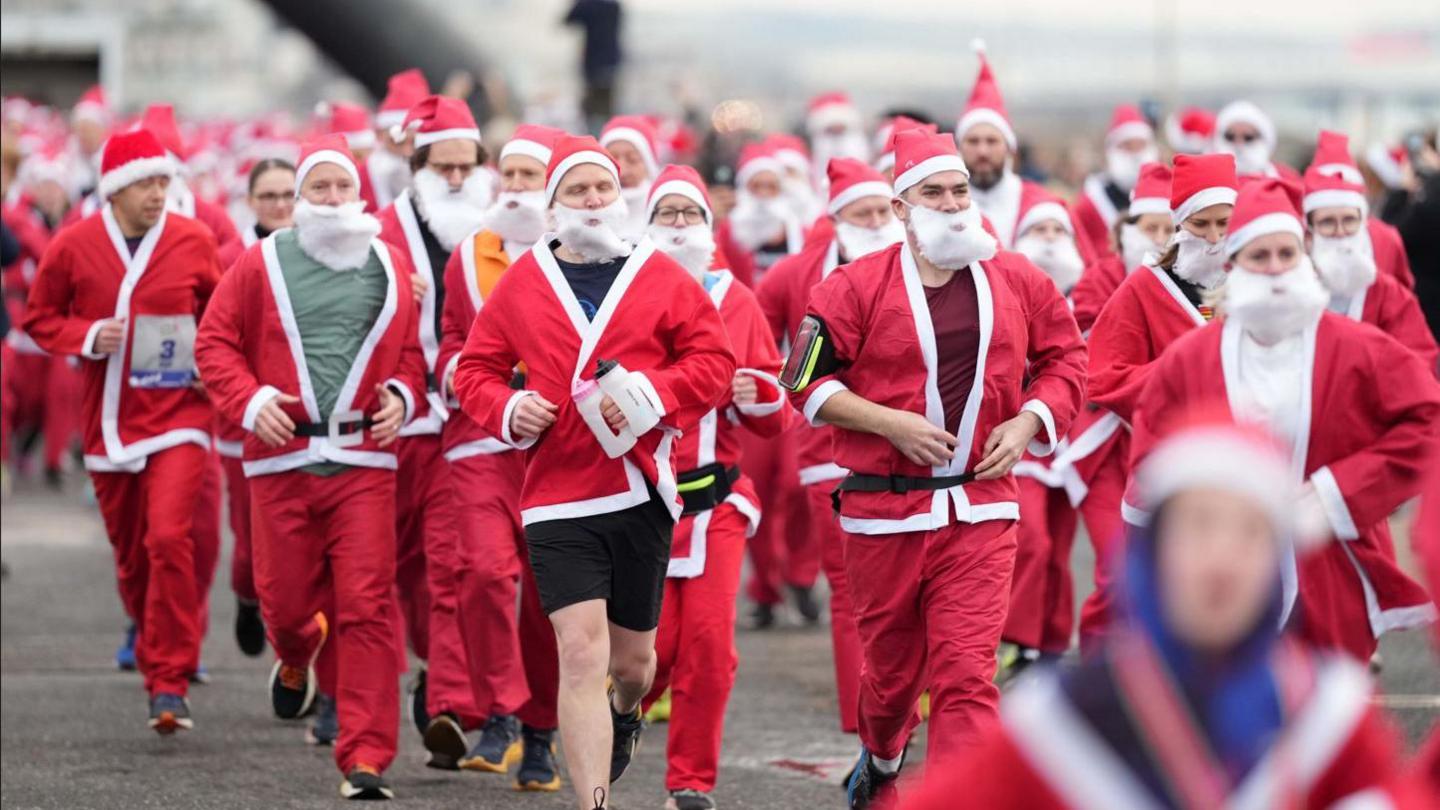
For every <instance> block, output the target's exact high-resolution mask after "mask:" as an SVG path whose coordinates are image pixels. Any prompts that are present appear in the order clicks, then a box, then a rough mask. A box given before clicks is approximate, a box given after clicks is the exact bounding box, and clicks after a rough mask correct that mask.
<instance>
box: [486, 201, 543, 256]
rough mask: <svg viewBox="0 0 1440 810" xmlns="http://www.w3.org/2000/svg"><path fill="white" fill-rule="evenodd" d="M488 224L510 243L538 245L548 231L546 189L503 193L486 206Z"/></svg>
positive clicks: (487, 225)
mask: <svg viewBox="0 0 1440 810" xmlns="http://www.w3.org/2000/svg"><path fill="white" fill-rule="evenodd" d="M485 227H486V228H489V229H490V230H492V231H494V232H495V233H497V234H499V235H500V238H501V239H503V240H504V241H506V242H522V243H524V244H527V245H533V244H535V241H536V240H538V239H539V238H540V237H541V236H543V235H544V234H545V192H543V191H502V192H500V195H499V196H498V197H496V198H495V202H494V203H493V204H492V205H491V206H490V207H489V208H487V209H485Z"/></svg>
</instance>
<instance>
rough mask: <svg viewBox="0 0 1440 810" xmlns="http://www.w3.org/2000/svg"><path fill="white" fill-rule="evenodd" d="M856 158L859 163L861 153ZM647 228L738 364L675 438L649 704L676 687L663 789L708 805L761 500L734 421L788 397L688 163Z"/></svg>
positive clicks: (764, 328)
mask: <svg viewBox="0 0 1440 810" xmlns="http://www.w3.org/2000/svg"><path fill="white" fill-rule="evenodd" d="M861 165H862V166H863V165H864V164H861ZM645 210H646V212H647V213H648V214H649V218H650V227H649V229H648V235H649V237H650V239H651V240H652V241H653V242H654V243H655V245H656V247H657V248H659V249H660V250H662V251H664V252H665V253H668V254H669V255H670V256H671V258H673V259H675V260H676V261H677V262H679V263H680V264H681V265H682V266H684V268H685V269H686V270H688V271H689V272H690V275H691V277H692V278H694V279H695V280H696V281H697V282H698V283H699V284H700V285H701V286H702V287H704V288H705V291H706V292H707V293H708V294H709V296H710V300H712V301H713V302H714V303H715V308H716V309H718V310H719V311H720V317H721V318H722V319H723V320H724V323H725V330H726V332H727V333H728V334H729V338H730V345H731V347H732V348H733V349H734V352H735V363H736V366H737V367H738V368H737V369H736V371H735V377H734V379H733V380H732V381H731V383H730V393H729V395H728V396H724V397H723V398H722V401H721V402H720V403H719V404H718V405H716V406H715V408H714V409H712V410H711V411H710V412H709V413H706V414H705V415H704V416H702V417H701V418H700V424H699V425H698V426H697V427H696V428H695V429H694V430H691V431H688V432H686V433H685V435H684V436H682V437H681V439H680V441H679V443H678V444H676V446H675V467H676V469H677V470H679V473H678V475H677V477H676V480H677V481H678V482H679V484H678V488H679V490H680V496H681V500H682V501H683V502H684V510H683V512H682V516H681V518H680V521H679V523H677V524H676V525H675V536H674V539H673V540H672V542H671V546H670V564H669V568H668V570H667V572H666V580H665V596H664V601H663V602H662V608H661V612H660V627H659V630H658V633H657V635H656V637H655V654H656V669H655V682H654V684H653V685H652V686H651V687H650V693H649V694H648V695H647V696H646V698H645V701H644V704H643V707H644V708H645V710H646V711H648V710H649V708H650V706H651V705H652V704H653V703H654V702H655V701H656V700H658V699H659V698H660V696H661V694H663V693H664V692H665V690H666V689H667V688H668V689H670V690H671V691H672V693H673V696H672V698H671V707H670V720H669V726H670V727H669V740H668V744H667V747H666V762H667V766H668V767H667V768H666V773H665V789H666V790H667V791H669V793H670V798H669V800H668V801H667V802H666V807H667V808H668V810H712V809H713V808H714V807H715V801H714V799H712V798H711V796H710V793H711V791H713V790H714V789H715V778H716V774H717V772H718V771H719V767H720V740H721V737H722V736H723V734H724V731H725V706H726V704H727V703H729V700H730V690H731V689H732V688H733V687H734V685H735V669H736V667H737V666H738V664H739V660H740V659H739V655H738V654H737V653H736V651H735V598H736V596H737V595H738V594H739V591H740V567H741V565H742V563H743V562H744V559H745V540H746V538H747V537H749V536H750V535H752V534H754V532H755V529H756V527H757V526H758V525H759V523H760V508H759V503H760V499H759V497H758V496H757V495H756V493H755V485H754V484H753V483H751V481H750V479H749V478H747V477H746V476H745V475H744V474H743V473H742V472H741V469H740V467H739V462H740V443H739V442H738V441H737V439H738V435H737V434H738V433H739V431H740V430H742V429H743V430H748V431H750V432H752V433H754V434H756V435H758V436H762V437H774V436H777V435H779V434H780V433H781V432H782V431H783V430H784V429H785V428H786V427H787V426H788V424H789V421H790V414H791V409H790V403H789V402H787V401H786V399H785V395H784V392H783V391H782V390H781V389H780V384H779V382H778V381H777V380H776V376H775V375H777V374H778V373H779V372H780V352H779V351H778V350H777V348H776V345H775V340H774V338H773V337H772V336H771V333H770V329H769V326H768V325H767V324H766V322H765V315H764V313H763V312H761V311H760V305H759V304H758V303H756V301H755V294H754V293H752V292H750V290H749V288H747V287H745V285H743V284H738V283H736V282H735V277H734V276H732V275H731V274H730V273H729V272H728V271H726V270H724V269H717V270H711V269H710V267H711V263H712V262H713V260H714V259H715V256H716V253H715V237H714V234H713V231H712V230H711V218H712V214H711V211H710V194H709V191H708V189H706V187H705V181H704V180H702V179H700V175H699V173H698V172H696V171H695V170H694V169H692V168H690V167H689V166H666V167H665V168H664V170H663V171H661V172H660V174H659V175H658V176H657V177H656V179H655V184H654V186H653V188H652V190H651V193H650V200H649V204H648V205H647V206H646V209H645Z"/></svg>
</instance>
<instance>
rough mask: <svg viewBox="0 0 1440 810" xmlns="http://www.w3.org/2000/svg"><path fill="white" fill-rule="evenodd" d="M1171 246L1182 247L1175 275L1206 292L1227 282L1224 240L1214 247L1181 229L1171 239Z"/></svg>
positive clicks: (1176, 263) (1177, 258) (1176, 260)
mask: <svg viewBox="0 0 1440 810" xmlns="http://www.w3.org/2000/svg"><path fill="white" fill-rule="evenodd" d="M1170 244H1172V245H1179V246H1180V252H1179V253H1177V254H1176V256H1175V275H1177V276H1179V277H1180V278H1183V279H1185V280H1186V281H1188V282H1190V283H1191V284H1194V285H1196V286H1197V287H1200V288H1201V289H1205V290H1213V289H1215V288H1216V287H1219V286H1220V284H1221V283H1222V282H1224V281H1225V241H1224V240H1223V239H1222V240H1221V241H1219V242H1217V243H1215V244H1213V245H1212V244H1210V243H1209V242H1207V241H1205V240H1204V239H1203V238H1201V237H1199V236H1196V235H1195V234H1193V233H1190V232H1189V231H1187V230H1185V229H1184V228H1179V229H1178V230H1176V231H1175V235H1174V236H1172V237H1170Z"/></svg>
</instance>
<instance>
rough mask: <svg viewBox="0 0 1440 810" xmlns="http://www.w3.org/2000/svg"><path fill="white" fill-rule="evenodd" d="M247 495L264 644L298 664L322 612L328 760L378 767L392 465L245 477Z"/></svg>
mask: <svg viewBox="0 0 1440 810" xmlns="http://www.w3.org/2000/svg"><path fill="white" fill-rule="evenodd" d="M250 497H251V506H252V511H251V516H252V518H253V522H252V525H251V531H252V541H253V544H254V551H255V585H256V588H257V590H258V591H259V592H260V611H261V614H262V615H263V616H264V618H265V626H266V629H267V631H268V633H269V636H270V644H271V646H273V647H274V648H275V653H276V655H278V656H279V658H280V660H281V661H283V662H284V663H285V664H287V665H289V666H305V665H306V664H308V663H309V662H310V659H311V657H312V656H313V655H314V654H315V645H316V644H317V643H319V641H320V638H319V633H318V632H316V626H315V622H314V615H315V614H316V613H317V612H319V611H321V610H327V612H328V613H329V615H330V616H331V617H332V619H331V621H330V636H329V638H328V640H327V641H326V642H325V644H326V646H327V647H328V646H330V645H334V653H335V661H336V668H335V673H334V679H335V687H334V696H335V709H336V712H337V714H338V715H339V719H340V737H339V739H338V740H336V744H335V762H336V764H337V765H339V766H340V770H341V771H342V772H345V773H349V772H350V770H351V769H352V768H354V767H355V766H356V765H359V764H364V765H369V766H372V767H374V768H377V769H380V770H384V769H385V768H387V767H388V766H389V765H390V763H391V761H392V760H393V759H394V758H395V747H396V744H397V737H398V735H399V726H400V687H399V679H400V671H399V662H398V660H397V659H396V657H395V629H394V625H395V623H396V621H397V617H396V616H395V602H394V597H393V591H394V588H395V473H394V471H392V470H382V469H372V468H364V467H356V468H352V469H349V470H346V471H344V472H342V473H339V474H338V475H331V476H319V475H311V474H309V473H306V472H303V471H300V470H294V471H291V472H283V473H275V474H273V475H260V476H256V477H254V478H251V479H250ZM332 607H333V612H330V611H329V609H330V608H332ZM322 682H323V679H322Z"/></svg>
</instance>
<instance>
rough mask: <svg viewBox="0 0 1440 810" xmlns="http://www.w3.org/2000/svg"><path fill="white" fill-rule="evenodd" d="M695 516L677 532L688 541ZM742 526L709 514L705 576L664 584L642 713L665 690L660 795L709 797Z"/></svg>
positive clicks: (731, 659)
mask: <svg viewBox="0 0 1440 810" xmlns="http://www.w3.org/2000/svg"><path fill="white" fill-rule="evenodd" d="M695 519H696V516H694V515H687V516H685V517H682V518H681V519H680V522H679V523H677V524H676V525H675V533H676V534H677V535H687V534H688V533H689V532H690V531H691V530H692V528H693V526H694V524H695ZM746 527H747V522H746V519H745V516H744V515H743V514H741V513H740V511H739V510H738V509H736V508H735V507H734V506H732V505H731V504H728V503H722V504H721V505H720V506H718V507H716V508H715V509H714V510H712V511H711V512H710V525H709V527H708V528H707V530H706V533H705V570H704V572H703V573H701V574H700V576H698V577H691V578H680V577H669V578H667V579H666V580H665V596H664V601H663V602H662V603H661V607H660V626H659V628H658V631H657V633H656V635H655V658H656V663H655V682H654V685H653V686H652V687H651V689H650V694H649V695H647V696H646V698H645V702H644V708H645V709H646V710H648V709H649V708H650V704H651V703H653V702H654V701H655V700H657V699H658V698H659V697H660V695H661V693H663V692H664V691H665V689H666V687H669V688H670V729H669V737H668V740H667V742H666V746H665V749H666V751H665V753H666V762H667V763H668V768H667V769H666V772H665V789H666V790H685V789H690V790H700V791H704V792H706V793H708V792H710V791H712V790H714V789H715V774H716V772H717V770H718V769H719V767H720V740H721V737H722V736H723V735H724V732H725V706H726V704H727V703H729V702H730V690H731V689H732V688H733V687H734V686H735V669H736V667H737V666H738V665H739V663H740V655H739V653H737V652H736V651H735V599H736V596H737V595H738V594H739V592H740V569H741V567H742V566H743V564H744V561H745V531H746Z"/></svg>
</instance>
